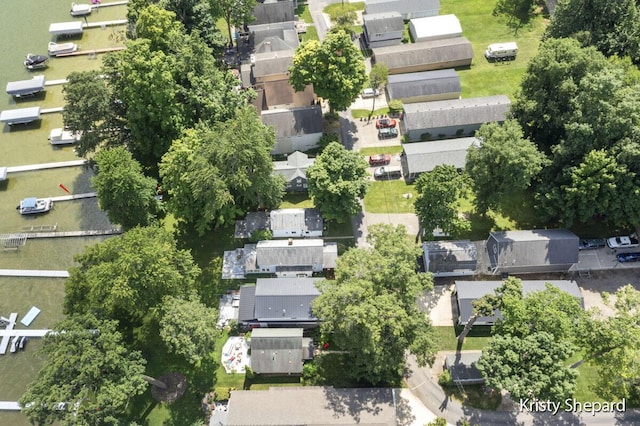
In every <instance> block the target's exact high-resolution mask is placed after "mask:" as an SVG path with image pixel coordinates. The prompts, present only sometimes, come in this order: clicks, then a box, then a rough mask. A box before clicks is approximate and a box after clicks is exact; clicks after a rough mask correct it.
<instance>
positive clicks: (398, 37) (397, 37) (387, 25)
mask: <svg viewBox="0 0 640 426" xmlns="http://www.w3.org/2000/svg"><path fill="white" fill-rule="evenodd" d="M362 29H363V34H364V38H365V40H366V42H367V45H368V46H369V48H370V49H372V48H374V47H384V46H397V45H399V44H400V43H402V36H403V34H404V21H403V20H402V15H401V14H400V13H399V12H383V13H371V14H365V15H362Z"/></svg>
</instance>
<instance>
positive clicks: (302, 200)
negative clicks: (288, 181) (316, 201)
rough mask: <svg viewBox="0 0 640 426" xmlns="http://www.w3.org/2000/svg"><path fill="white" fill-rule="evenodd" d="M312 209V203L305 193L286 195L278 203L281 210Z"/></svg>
mask: <svg viewBox="0 0 640 426" xmlns="http://www.w3.org/2000/svg"><path fill="white" fill-rule="evenodd" d="M312 207H313V201H312V200H311V198H309V195H308V194H307V193H306V192H305V193H303V194H287V195H285V196H284V198H283V199H282V203H280V208H281V209H309V208H312Z"/></svg>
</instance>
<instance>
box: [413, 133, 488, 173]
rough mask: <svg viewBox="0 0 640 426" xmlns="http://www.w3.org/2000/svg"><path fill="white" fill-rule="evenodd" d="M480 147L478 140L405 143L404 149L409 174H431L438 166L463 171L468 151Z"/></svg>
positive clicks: (461, 139)
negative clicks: (444, 165) (446, 165)
mask: <svg viewBox="0 0 640 426" xmlns="http://www.w3.org/2000/svg"><path fill="white" fill-rule="evenodd" d="M474 144H475V145H480V140H478V139H476V138H457V139H445V140H441V141H433V142H414V143H405V144H403V145H402V148H403V150H404V153H405V158H406V162H407V168H408V170H407V171H408V172H409V173H410V174H413V173H423V172H430V171H432V170H433V169H434V168H435V167H436V166H438V165H442V164H448V165H451V166H454V167H455V168H456V169H463V168H464V166H465V164H466V158H467V150H468V149H469V147H470V146H471V145H474Z"/></svg>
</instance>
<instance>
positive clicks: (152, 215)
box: [91, 147, 160, 230]
mask: <svg viewBox="0 0 640 426" xmlns="http://www.w3.org/2000/svg"><path fill="white" fill-rule="evenodd" d="M94 160H95V162H96V167H97V171H98V174H97V176H95V177H94V178H92V179H91V184H92V185H93V187H94V188H95V189H96V191H97V192H98V202H99V203H100V208H102V209H103V210H105V211H106V212H107V215H108V216H109V220H110V221H111V222H114V223H119V224H120V225H122V227H123V228H124V229H125V230H126V229H131V228H134V227H136V226H147V225H151V224H152V223H154V222H155V221H156V219H157V215H158V213H159V212H160V204H159V202H158V200H157V199H156V198H155V195H156V190H155V186H156V182H155V181H154V180H153V179H152V178H149V177H146V176H145V175H144V174H143V173H142V167H140V163H138V162H137V161H136V160H134V159H133V158H132V157H131V154H130V153H129V151H127V150H126V149H125V148H123V147H116V148H111V149H102V150H100V151H99V152H98V153H97V154H96V155H95V157H94Z"/></svg>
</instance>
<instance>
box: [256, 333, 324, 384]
mask: <svg viewBox="0 0 640 426" xmlns="http://www.w3.org/2000/svg"><path fill="white" fill-rule="evenodd" d="M302 332H303V329H302V328H254V329H253V330H252V331H251V340H250V343H249V346H250V347H251V370H253V372H254V373H256V374H262V375H277V376H283V375H286V376H292V375H294V376H299V375H301V374H302V365H303V363H304V361H307V360H310V359H313V340H312V339H311V338H309V337H302Z"/></svg>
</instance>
